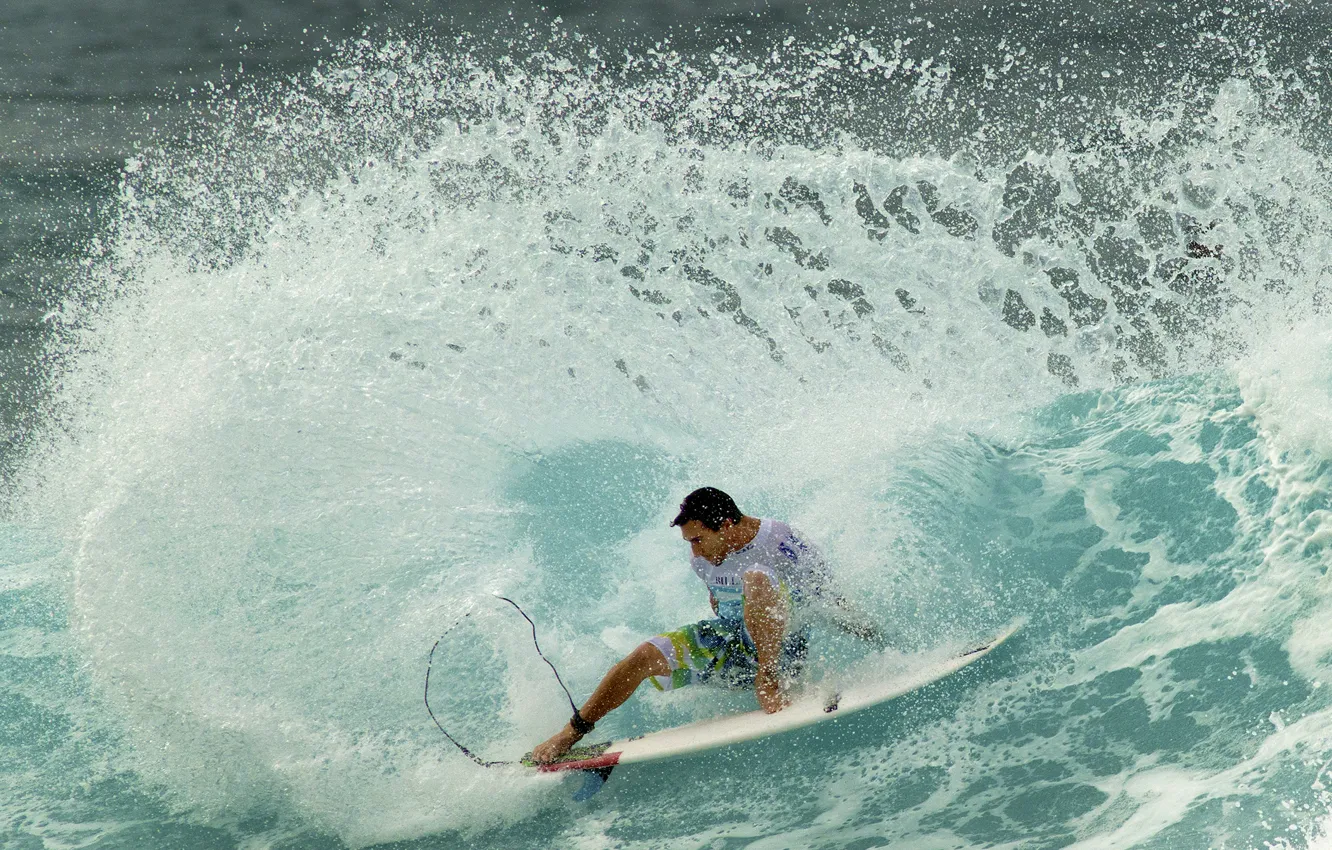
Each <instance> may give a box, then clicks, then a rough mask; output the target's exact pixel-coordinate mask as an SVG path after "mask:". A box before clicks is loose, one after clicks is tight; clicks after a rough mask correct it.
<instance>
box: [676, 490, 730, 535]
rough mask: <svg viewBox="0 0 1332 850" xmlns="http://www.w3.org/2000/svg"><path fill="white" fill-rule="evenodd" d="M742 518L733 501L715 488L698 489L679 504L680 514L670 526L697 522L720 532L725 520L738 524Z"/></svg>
mask: <svg viewBox="0 0 1332 850" xmlns="http://www.w3.org/2000/svg"><path fill="white" fill-rule="evenodd" d="M743 518H744V514H742V513H740V509H739V508H738V507H736V505H735V500H734V499H732V498H731V497H730V496H728V495H726V494H725V493H723V492H722V491H720V490H718V489H717V488H716V487H700V488H698V489H697V490H695V491H694V492H692V493H690V494H689V495H688V496H685V497H684V501H683V502H681V503H680V513H679V514H677V515H676V517H675V520H674V521H673V522H672V523H671V525H684V524H685V523H687V522H689V521H691V520H698V521H699V522H701V523H703V524H704V525H706V526H707V527H708V528H710V529H712V530H713V531H720V530H721V527H722V523H723V522H724V521H726V520H728V519H729V520H730V521H731V522H739V521H740V520H741V519H743Z"/></svg>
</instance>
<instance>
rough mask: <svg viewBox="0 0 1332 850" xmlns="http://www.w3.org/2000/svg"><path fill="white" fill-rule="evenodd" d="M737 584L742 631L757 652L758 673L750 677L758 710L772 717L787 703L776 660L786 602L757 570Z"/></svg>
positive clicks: (785, 620) (788, 701)
mask: <svg viewBox="0 0 1332 850" xmlns="http://www.w3.org/2000/svg"><path fill="white" fill-rule="evenodd" d="M741 581H742V582H743V583H744V588H745V628H746V629H747V630H748V631H749V636H750V637H751V638H753V639H754V648H755V649H756V650H758V673H757V675H755V677H754V694H755V696H757V697H758V702H759V707H760V708H762V709H763V710H764V711H766V712H767V713H768V714H772V713H773V712H775V711H781V710H782V709H783V708H785V707H786V706H787V705H788V704H789V703H790V700H789V699H788V698H787V696H786V694H785V693H784V692H783V690H782V682H781V676H780V675H779V670H778V661H779V660H780V658H781V655H782V638H783V637H785V635H786V622H787V618H788V616H789V614H790V612H789V611H788V610H787V605H786V600H785V599H784V598H783V597H782V595H781V594H780V593H778V592H777V589H776V588H775V587H773V586H772V582H771V581H770V580H769V579H768V577H767V576H766V575H764V574H763V573H761V572H758V571H752V572H748V573H745V575H744V576H743V577H742V579H741Z"/></svg>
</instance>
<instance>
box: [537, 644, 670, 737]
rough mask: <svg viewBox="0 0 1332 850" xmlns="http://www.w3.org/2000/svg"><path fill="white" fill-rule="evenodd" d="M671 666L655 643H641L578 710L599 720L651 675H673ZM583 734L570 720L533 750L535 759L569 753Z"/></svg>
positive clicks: (616, 666)
mask: <svg viewBox="0 0 1332 850" xmlns="http://www.w3.org/2000/svg"><path fill="white" fill-rule="evenodd" d="M670 674H671V666H670V664H669V663H668V662H667V661H666V656H664V655H662V654H661V650H660V649H658V648H657V647H656V646H654V645H653V644H652V643H651V642H645V643H641V644H639V645H638V648H637V649H635V650H634V651H633V652H631V653H629V654H628V655H626V656H625V657H624V658H622V659H621V660H620V661H619V662H618V663H617V664H616V665H615V666H614V667H612V668H610V670H609V671H608V672H607V673H606V675H605V676H604V677H602V679H601V684H599V685H597V689H596V690H595V691H593V692H592V696H590V697H588V698H587V702H585V703H583V707H582V708H580V709H578V713H579V714H581V715H582V716H583V719H584V720H586V721H587V722H589V723H596V722H597V721H598V720H600V719H601V718H603V717H605V716H606V715H607V714H610V713H611V712H612V711H614V710H615V709H617V708H619V707H620V706H621V705H623V704H624V701H625V700H627V699H629V696H630V695H631V694H632V693H633V692H634V691H635V690H637V689H638V686H639V685H641V684H642V683H643V680H644V679H646V678H648V677H649V676H669V675H670ZM582 737H583V736H582V735H580V734H578V733H577V732H575V731H574V728H573V727H572V726H570V725H569V724H568V723H566V724H564V728H563V729H561V730H560V731H559V732H556V733H555V734H554V735H553V736H551V738H550V740H548V741H546V742H545V743H544V744H541V745H540V746H538V747H536V748H535V749H533V750H532V759H533V760H534V761H538V762H548V761H554V760H555V759H557V758H559V757H560V756H562V755H564V754H565V753H566V752H568V750H569V748H570V747H572V746H573V745H574V744H576V743H578V739H579V738H582Z"/></svg>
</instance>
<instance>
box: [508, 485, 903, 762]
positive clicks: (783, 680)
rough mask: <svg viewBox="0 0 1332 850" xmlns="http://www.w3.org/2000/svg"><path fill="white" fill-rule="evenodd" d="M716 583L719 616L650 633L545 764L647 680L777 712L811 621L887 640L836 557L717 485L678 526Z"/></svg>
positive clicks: (541, 756)
mask: <svg viewBox="0 0 1332 850" xmlns="http://www.w3.org/2000/svg"><path fill="white" fill-rule="evenodd" d="M671 525H672V526H673V527H678V528H679V529H680V534H681V536H682V537H683V538H684V539H685V541H686V542H688V543H689V548H690V551H691V553H692V555H693V558H692V561H691V566H693V568H694V572H695V573H696V574H697V575H698V577H699V578H700V579H702V580H703V582H704V583H705V584H706V585H707V587H708V601H709V602H710V603H711V605H712V612H713V614H714V615H715V616H714V617H712V618H711V619H707V620H700V621H699V622H697V623H692V624H690V625H687V626H684V627H682V628H680V629H678V630H676V631H673V632H666V633H664V634H660V635H657V636H655V637H652V638H649V639H648V640H646V641H644V642H643V643H641V644H639V646H638V647H637V648H636V649H634V650H633V651H632V652H630V653H629V654H628V655H626V656H625V657H624V658H623V659H621V660H620V661H619V662H618V663H617V664H615V665H614V666H613V667H611V669H610V670H609V671H608V672H607V673H606V675H605V676H604V677H603V678H602V680H601V683H600V684H599V685H597V688H596V690H594V691H593V692H592V696H590V697H588V700H587V702H585V703H584V704H583V707H582V708H580V709H577V710H575V711H574V714H573V717H572V718H571V719H570V720H569V722H568V723H567V724H565V726H564V728H563V729H561V730H560V731H559V732H557V733H555V735H553V736H552V737H551V738H550V739H549V740H547V741H546V742H544V743H542V744H541V745H540V746H538V747H536V748H535V749H534V750H533V751H532V758H533V760H535V761H537V762H551V761H554V760H556V759H558V758H559V757H560V756H562V755H563V754H564V753H565V752H567V751H568V750H569V748H570V747H572V746H573V745H574V744H575V743H577V742H578V740H579V739H581V738H582V737H583V736H584V735H586V734H587V733H588V732H590V731H591V730H592V727H593V726H594V725H595V724H596V723H597V721H599V720H601V718H603V717H605V716H606V715H607V714H608V713H610V712H611V711H613V710H614V709H616V708H618V707H619V706H620V705H622V704H623V703H624V701H625V700H627V699H628V698H629V696H630V695H631V694H632V693H633V692H634V691H635V690H636V689H637V688H638V686H639V685H640V684H641V683H642V682H643V680H644V679H651V680H652V684H653V685H655V686H656V687H657V688H658V689H660V690H672V689H675V688H680V687H685V686H686V685H691V684H695V683H701V682H717V683H720V684H724V685H728V686H730V687H741V688H749V687H752V688H753V689H754V694H755V696H756V697H757V698H758V703H759V707H760V708H762V709H763V710H764V711H765V712H768V713H769V714H771V713H773V712H776V711H780V710H781V709H783V708H784V707H786V705H788V704H789V702H790V697H789V690H790V687H791V685H792V683H793V682H795V681H796V679H797V678H798V677H799V675H800V673H801V671H802V669H803V667H804V662H805V657H806V655H807V652H808V642H809V626H810V624H811V623H812V622H813V621H814V620H815V619H822V620H826V621H829V622H831V623H832V624H833V625H835V626H837V627H839V628H840V629H842V630H843V631H846V632H847V633H849V634H853V635H856V636H857V637H860V638H862V639H864V640H867V641H871V642H874V643H876V644H879V645H882V644H883V643H884V642H885V641H884V637H883V634H882V632H881V631H880V630H879V629H878V627H876V626H874V625H873V624H871V623H868V622H867V621H865V620H864V619H863V618H862V617H860V616H859V615H857V614H856V613H855V612H854V611H853V609H852V607H851V605H850V603H849V602H847V600H846V599H845V598H844V597H842V596H841V595H840V594H838V593H836V592H835V591H834V589H833V585H832V575H831V571H830V570H829V568H828V565H827V562H826V561H824V559H823V556H822V555H821V554H820V553H819V551H818V550H817V549H816V548H814V547H813V546H812V545H810V544H809V543H808V542H807V541H806V540H804V539H803V538H802V537H801V536H800V534H799V533H798V532H797V531H796V530H795V529H793V528H792V527H791V526H790V525H788V524H786V523H784V522H781V521H780V520H774V519H759V518H757V517H751V516H746V515H745V514H743V513H741V511H740V509H739V508H738V507H737V506H736V504H735V500H733V499H732V498H731V497H730V496H728V495H727V494H725V493H723V492H722V491H721V490H718V489H716V488H714V487H702V488H700V489H698V490H695V491H694V492H692V493H690V494H689V495H688V496H686V497H685V499H684V501H683V502H682V503H681V504H680V512H679V514H678V515H677V516H676V517H675V520H674V521H673V522H672V523H671Z"/></svg>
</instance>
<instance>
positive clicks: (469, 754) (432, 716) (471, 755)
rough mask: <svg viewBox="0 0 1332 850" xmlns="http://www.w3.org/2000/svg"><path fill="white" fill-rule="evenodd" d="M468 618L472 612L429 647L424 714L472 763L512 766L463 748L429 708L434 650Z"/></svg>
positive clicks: (445, 631) (450, 627)
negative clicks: (426, 714) (484, 757)
mask: <svg viewBox="0 0 1332 850" xmlns="http://www.w3.org/2000/svg"><path fill="white" fill-rule="evenodd" d="M470 616H472V612H470V611H468V612H467V613H466V614H463V616H462V620H459V621H458V622H456V623H454V624H453V625H452V626H449V627H448V628H447V629H445V630H444V634H442V635H440V636H439V638H438V639H436V640H435V645H434V646H432V647H430V658H429V659H428V660H427V661H426V675H425V707H426V712H427V713H428V714H429V715H430V719H431V720H433V721H435V726H437V727H438V728H439V731H441V732H443V733H444V737H445V738H448V739H449V741H451V742H452V743H453V746H455V747H457V748H458V749H459V750H461V751H462V754H463V755H465V756H467V757H468V758H469V759H471V760H472V761H474V762H476V763H477V764H479V765H481V766H482V767H495V766H497V765H503V764H512V762H507V761H486V760H485V759H483V758H481V757H480V756H478V755H477V754H476V753H474V752H472V751H471V750H469V749H467V748H466V747H464V746H463V745H462V744H461V743H459V742H458V739H457V738H455V737H453V736H452V735H450V734H449V731H448V730H447V729H445V728H444V726H443V724H441V723H440V722H439V718H438V717H436V716H435V712H434V711H433V710H432V709H431V708H430V670H431V668H432V667H434V665H435V650H436V649H439V642H440V641H442V640H444V638H445V637H447V636H448V634H449V632H451V631H453V630H454V629H456V628H458V626H459V625H461V624H462V621H463V620H466V619H467V618H468V617H470Z"/></svg>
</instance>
